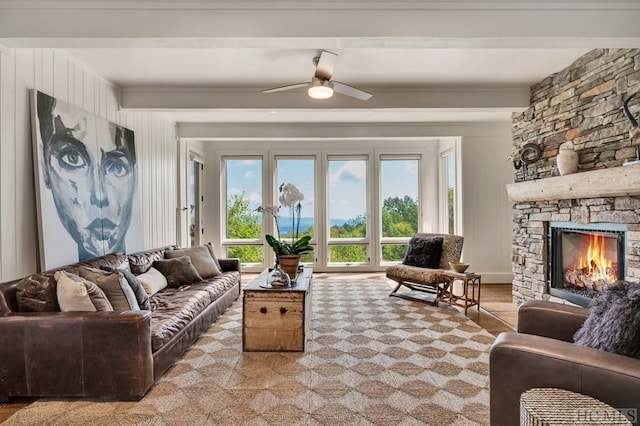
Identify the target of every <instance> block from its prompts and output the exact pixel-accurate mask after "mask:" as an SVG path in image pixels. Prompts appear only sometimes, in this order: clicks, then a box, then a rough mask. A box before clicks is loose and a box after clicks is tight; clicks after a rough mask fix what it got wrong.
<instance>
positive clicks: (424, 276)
mask: <svg viewBox="0 0 640 426" xmlns="http://www.w3.org/2000/svg"><path fill="white" fill-rule="evenodd" d="M438 272H442V269H441V268H438V269H429V268H420V267H418V266H409V265H393V266H389V267H387V269H386V273H387V277H389V278H391V279H394V280H396V281H398V280H400V281H408V282H414V283H424V284H436V282H437V280H436V275H437V274H438Z"/></svg>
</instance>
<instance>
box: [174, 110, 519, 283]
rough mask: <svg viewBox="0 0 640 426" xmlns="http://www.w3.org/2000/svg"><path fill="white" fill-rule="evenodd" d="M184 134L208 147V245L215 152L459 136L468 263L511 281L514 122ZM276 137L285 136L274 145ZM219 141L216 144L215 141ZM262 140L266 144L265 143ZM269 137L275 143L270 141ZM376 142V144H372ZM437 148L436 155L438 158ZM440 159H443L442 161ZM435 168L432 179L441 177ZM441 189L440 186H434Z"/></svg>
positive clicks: (490, 278) (216, 128)
mask: <svg viewBox="0 0 640 426" xmlns="http://www.w3.org/2000/svg"><path fill="white" fill-rule="evenodd" d="M179 133H180V137H181V139H183V143H194V141H198V144H199V146H202V144H203V143H205V144H207V145H206V146H207V148H208V149H207V164H206V165H205V181H206V184H205V191H206V192H205V211H206V212H207V213H206V215H205V224H204V226H205V236H206V241H208V240H211V241H216V240H217V238H219V229H218V228H217V227H218V224H219V217H218V215H217V211H218V204H219V200H220V193H219V179H220V176H219V170H218V169H217V166H216V164H215V163H216V159H215V152H216V150H217V149H218V150H219V149H222V150H224V151H229V150H233V149H235V148H240V149H242V148H244V147H246V143H245V142H242V143H241V142H239V141H240V140H246V139H254V140H255V141H256V142H253V143H254V146H259V147H261V148H259V149H269V148H272V147H276V148H277V147H280V148H281V147H282V144H283V143H284V142H282V140H283V139H286V138H304V137H307V138H312V139H313V138H317V140H316V142H315V143H322V139H323V138H324V139H325V141H327V144H328V145H331V144H333V143H335V139H339V138H342V139H343V140H344V139H345V138H350V137H351V138H358V139H362V138H367V137H370V138H372V139H373V138H394V137H396V138H408V139H409V138H412V139H414V140H419V139H420V138H423V139H426V138H434V137H435V138H442V137H460V138H461V140H462V143H461V146H462V148H461V151H462V152H461V153H460V157H461V169H460V174H461V182H462V184H461V188H460V195H461V196H462V205H463V208H462V215H463V216H462V234H463V235H464V237H465V243H464V250H463V259H464V260H465V261H467V262H469V263H471V265H472V269H473V270H474V271H476V272H479V273H481V274H483V282H485V283H510V282H511V278H512V274H511V232H512V220H511V209H510V203H509V201H508V199H507V195H506V188H505V186H506V184H507V183H510V182H511V180H512V169H511V167H512V166H511V163H510V162H508V161H507V160H506V158H507V156H508V155H509V154H510V153H511V146H512V140H511V123H510V122H505V123H446V124H415V123H413V124H412V123H407V124H389V125H385V124H369V125H366V126H364V125H356V124H352V125H349V124H339V125H322V124H318V125H302V124H296V125H291V126H287V125H231V124H227V125H215V124H181V125H180V126H179ZM272 138H281V141H280V142H275V143H274V142H273V139H272ZM213 139H217V141H216V142H213V143H211V140H213ZM260 139H262V141H260ZM268 139H271V142H269V140H268ZM373 145H375V143H372V146H373ZM436 148H437V145H434V149H433V155H434V156H436V157H437V156H438V151H437V149H436ZM438 158H439V157H438ZM435 167H437V166H436V165H435V162H434V169H433V170H431V171H428V170H427V171H425V173H427V174H428V173H429V172H431V175H430V177H432V178H433V179H437V176H438V172H437V170H436V169H435ZM433 191H437V186H435V187H434V188H433ZM437 210H438V209H437V206H433V209H429V213H428V214H427V216H429V217H430V219H428V220H427V223H425V227H427V228H428V227H429V225H430V223H433V224H434V225H433V226H434V227H435V228H437V223H438V221H437V218H435V219H434V217H433V215H437V214H438V213H437Z"/></svg>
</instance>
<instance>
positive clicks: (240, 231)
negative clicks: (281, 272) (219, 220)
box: [227, 194, 263, 263]
mask: <svg viewBox="0 0 640 426" xmlns="http://www.w3.org/2000/svg"><path fill="white" fill-rule="evenodd" d="M261 235H262V224H261V223H260V216H259V215H258V214H257V213H254V212H252V211H251V209H249V200H247V199H246V198H244V194H242V195H233V196H232V197H231V198H230V199H229V200H228V201H227V238H231V239H244V238H260V236H261ZM227 256H229V257H237V258H239V259H240V261H242V263H262V261H263V259H262V247H261V246H233V247H229V248H227Z"/></svg>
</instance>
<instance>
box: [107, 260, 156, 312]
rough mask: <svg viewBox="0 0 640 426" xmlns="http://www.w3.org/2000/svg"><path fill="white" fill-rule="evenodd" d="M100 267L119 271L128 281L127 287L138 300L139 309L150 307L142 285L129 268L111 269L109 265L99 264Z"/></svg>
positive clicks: (110, 270) (109, 270)
mask: <svg viewBox="0 0 640 426" xmlns="http://www.w3.org/2000/svg"><path fill="white" fill-rule="evenodd" d="M100 269H102V270H103V271H107V272H113V271H116V270H117V271H120V273H121V274H122V275H123V276H124V278H125V279H126V280H127V283H129V287H131V290H133V294H135V296H136V300H137V301H138V306H140V309H144V310H147V311H148V310H149V309H151V307H150V305H149V295H147V292H146V291H145V290H144V287H143V286H142V283H141V282H140V280H139V279H138V277H136V276H135V275H133V274H132V273H131V271H129V269H128V268H127V269H113V268H112V267H110V266H101V267H100Z"/></svg>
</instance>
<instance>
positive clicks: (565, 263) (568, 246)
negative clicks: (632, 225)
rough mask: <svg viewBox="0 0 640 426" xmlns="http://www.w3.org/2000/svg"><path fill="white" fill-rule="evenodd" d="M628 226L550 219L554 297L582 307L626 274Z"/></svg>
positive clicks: (551, 284)
mask: <svg viewBox="0 0 640 426" xmlns="http://www.w3.org/2000/svg"><path fill="white" fill-rule="evenodd" d="M626 231H627V226H626V225H622V224H616V223H610V224H606V223H592V224H577V223H572V222H550V223H549V232H548V246H547V249H548V251H547V253H548V257H547V259H548V268H547V270H548V271H549V277H548V286H549V293H550V294H551V295H552V296H556V297H560V298H562V299H566V300H568V301H569V302H571V303H575V304H577V305H580V306H589V305H590V304H591V301H592V300H593V298H594V297H595V296H596V295H597V294H598V293H599V292H601V291H602V290H604V289H605V288H607V286H609V285H610V284H612V283H614V282H616V281H617V280H622V279H624V277H625V258H626V254H625V247H626V245H625V237H626Z"/></svg>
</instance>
